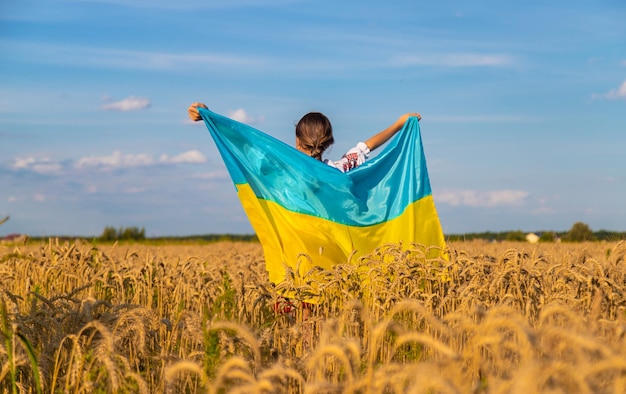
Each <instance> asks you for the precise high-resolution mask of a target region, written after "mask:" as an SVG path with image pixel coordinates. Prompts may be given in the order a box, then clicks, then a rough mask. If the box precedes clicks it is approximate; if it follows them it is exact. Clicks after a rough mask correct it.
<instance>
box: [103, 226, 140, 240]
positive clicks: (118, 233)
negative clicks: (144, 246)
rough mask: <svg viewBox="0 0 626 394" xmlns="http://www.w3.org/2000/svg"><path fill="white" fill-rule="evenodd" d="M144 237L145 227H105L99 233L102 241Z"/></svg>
mask: <svg viewBox="0 0 626 394" xmlns="http://www.w3.org/2000/svg"><path fill="white" fill-rule="evenodd" d="M143 239H146V229H145V228H143V227H142V228H141V229H139V228H138V227H120V228H119V229H118V230H116V229H115V227H109V226H107V227H105V228H104V231H102V235H100V240H102V241H117V240H134V241H141V240H143Z"/></svg>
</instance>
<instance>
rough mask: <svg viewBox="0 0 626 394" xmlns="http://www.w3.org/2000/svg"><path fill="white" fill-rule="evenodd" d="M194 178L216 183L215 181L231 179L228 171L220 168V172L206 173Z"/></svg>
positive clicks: (196, 175)
mask: <svg viewBox="0 0 626 394" xmlns="http://www.w3.org/2000/svg"><path fill="white" fill-rule="evenodd" d="M192 178H195V179H202V180H208V181H215V180H220V181H221V180H227V179H230V176H229V175H228V171H227V170H226V169H225V168H220V169H219V170H215V171H211V172H206V173H203V174H195V175H193V176H192Z"/></svg>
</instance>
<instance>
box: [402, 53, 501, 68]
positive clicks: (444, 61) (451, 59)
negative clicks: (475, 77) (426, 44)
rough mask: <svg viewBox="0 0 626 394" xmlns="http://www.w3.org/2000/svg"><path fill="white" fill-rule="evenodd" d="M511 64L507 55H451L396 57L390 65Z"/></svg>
mask: <svg viewBox="0 0 626 394" xmlns="http://www.w3.org/2000/svg"><path fill="white" fill-rule="evenodd" d="M512 63H513V58H512V57H511V56H509V55H501V54H489V55H483V54H477V53H451V54H431V55H416V56H396V57H395V58H392V59H391V65H392V66H397V67H410V66H445V67H497V66H508V65H510V64H512Z"/></svg>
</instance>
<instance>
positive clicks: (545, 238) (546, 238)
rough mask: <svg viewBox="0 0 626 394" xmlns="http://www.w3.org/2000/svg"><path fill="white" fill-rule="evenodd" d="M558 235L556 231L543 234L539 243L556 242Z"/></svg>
mask: <svg viewBox="0 0 626 394" xmlns="http://www.w3.org/2000/svg"><path fill="white" fill-rule="evenodd" d="M558 238H559V237H558V235H557V234H556V233H555V232H554V231H546V232H543V233H541V236H540V237H539V242H556V240H557V239H558Z"/></svg>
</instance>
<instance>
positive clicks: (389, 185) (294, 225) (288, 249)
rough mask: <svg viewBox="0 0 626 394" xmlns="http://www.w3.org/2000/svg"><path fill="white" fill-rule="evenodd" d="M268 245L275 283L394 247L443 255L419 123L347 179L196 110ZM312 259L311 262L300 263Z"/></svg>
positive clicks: (245, 127) (265, 136)
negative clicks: (419, 248)
mask: <svg viewBox="0 0 626 394" xmlns="http://www.w3.org/2000/svg"><path fill="white" fill-rule="evenodd" d="M198 110H199V112H200V114H201V116H202V118H203V120H204V122H205V124H206V126H207V128H208V129H209V132H210V133H211V136H212V137H213V139H214V141H215V143H216V146H217V148H218V150H219V152H220V154H221V156H222V158H223V160H224V163H225V165H226V168H227V169H228V172H229V174H230V176H231V178H232V180H233V183H234V184H235V188H236V190H237V195H238V197H239V199H240V201H241V203H242V205H243V208H244V210H245V212H246V215H247V216H248V219H249V220H250V223H251V225H252V227H253V229H254V231H255V233H256V235H257V237H258V238H259V241H260V242H261V245H262V247H263V253H264V255H265V262H266V268H267V271H268V274H269V278H270V280H271V281H272V282H274V283H280V282H282V281H283V280H284V279H285V272H286V270H285V266H288V267H291V268H293V269H294V271H295V270H296V269H297V270H299V272H300V274H305V273H306V272H308V271H309V270H310V269H311V268H313V267H314V266H319V267H322V268H325V269H330V268H331V267H332V266H333V265H335V264H344V263H347V262H348V258H349V256H351V255H352V253H353V251H356V254H357V255H364V254H367V253H370V252H372V251H373V250H374V249H376V248H377V247H379V246H383V245H384V244H387V243H399V242H402V243H403V245H405V246H410V245H412V244H413V243H415V244H420V245H424V246H426V247H429V246H435V247H436V248H432V249H430V254H431V255H430V256H428V257H431V258H434V257H439V256H441V257H444V249H445V241H444V237H443V232H442V230H441V225H440V222H439V217H438V215H437V211H436V209H435V204H434V201H433V197H432V190H431V187H430V179H429V177H428V171H427V168H426V159H425V156H424V150H423V146H422V140H421V135H420V127H419V122H418V120H417V118H409V120H408V121H407V122H406V124H405V125H404V127H403V128H402V129H401V130H400V131H399V132H398V133H397V135H396V136H394V138H393V139H391V140H390V141H389V143H388V144H387V145H386V146H385V147H384V149H383V150H382V151H381V152H380V154H378V155H377V156H375V157H373V158H372V159H370V160H368V161H367V162H365V163H364V164H362V165H361V166H359V167H357V168H355V169H353V170H351V171H348V172H346V173H342V172H341V171H339V170H337V169H335V168H333V167H331V166H329V165H327V164H325V163H322V162H321V161H319V160H316V159H314V158H312V157H309V156H307V155H305V154H303V153H301V152H299V151H298V150H297V149H295V148H293V147H291V146H289V145H287V144H285V143H283V142H282V141H280V140H277V139H275V138H273V137H271V136H270V135H268V134H265V133H263V132H261V131H259V130H257V129H255V128H253V127H251V126H248V125H246V124H243V123H240V122H237V121H235V120H233V119H230V118H227V117H224V116H222V115H219V114H217V113H214V112H212V111H210V110H207V109H204V108H198ZM302 254H306V255H307V256H308V257H309V258H308V259H302V258H300V257H299V256H301V255H302Z"/></svg>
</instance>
